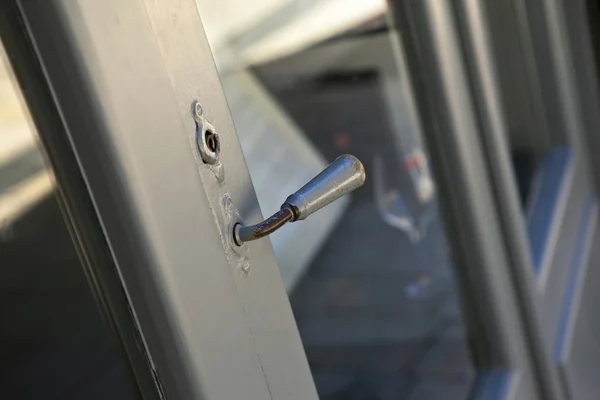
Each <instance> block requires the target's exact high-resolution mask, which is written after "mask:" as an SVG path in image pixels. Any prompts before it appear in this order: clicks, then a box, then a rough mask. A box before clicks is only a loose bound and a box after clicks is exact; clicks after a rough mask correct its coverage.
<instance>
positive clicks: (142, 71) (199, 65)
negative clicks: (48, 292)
mask: <svg viewBox="0 0 600 400" xmlns="http://www.w3.org/2000/svg"><path fill="white" fill-rule="evenodd" d="M2 7H3V9H2V24H1V25H2V41H3V43H4V45H5V47H6V49H7V53H8V55H9V58H10V59H11V61H12V63H13V65H14V66H15V70H16V74H17V76H18V78H19V81H20V84H21V87H22V88H23V92H24V94H25V98H26V100H27V102H28V105H29V107H30V109H31V112H32V115H33V118H34V120H35V123H36V125H37V128H38V131H39V132H40V136H41V137H42V140H43V141H44V144H45V146H46V147H47V149H48V154H49V157H50V158H51V160H52V162H53V164H54V166H55V171H56V175H57V181H58V183H59V185H60V187H61V191H62V195H63V196H62V197H63V200H64V202H65V203H66V205H67V210H68V212H69V214H70V217H71V219H72V220H71V222H72V225H73V228H74V231H75V237H76V238H77V241H78V242H79V244H80V245H81V247H82V254H83V258H84V259H85V261H86V264H87V267H88V268H89V270H90V274H91V279H92V282H93V284H94V285H95V286H96V289H97V290H98V292H99V296H100V298H101V299H103V300H104V303H103V304H104V306H105V307H106V311H107V313H108V315H109V317H110V318H109V319H110V320H111V321H112V322H113V323H114V324H115V326H116V328H117V332H119V335H120V336H121V339H122V341H123V342H124V343H125V349H126V350H127V353H128V355H129V359H130V362H131V366H132V367H133V369H134V372H135V374H136V377H137V380H138V384H139V385H140V390H141V392H142V393H143V394H144V396H145V397H147V398H165V397H166V398H173V399H175V398H179V399H192V398H206V399H265V398H279V399H302V400H305V399H315V398H316V392H315V387H314V384H313V381H312V377H311V375H310V371H309V369H308V365H307V362H306V357H305V355H304V352H303V349H302V345H301V343H300V339H299V336H298V331H297V328H296V324H295V322H294V319H293V316H292V313H291V311H290V305H289V301H288V299H287V295H286V293H285V289H284V287H283V285H282V282H281V278H280V275H279V272H278V270H277V265H276V262H275V259H274V256H273V251H272V248H271V246H270V244H269V242H268V241H263V242H259V243H257V244H256V245H255V246H253V248H252V252H251V253H250V252H248V251H245V250H242V251H239V250H234V248H233V247H231V241H230V237H231V236H230V235H229V234H228V231H227V230H228V229H229V228H228V225H229V224H230V223H231V222H232V218H237V215H236V213H237V212H238V207H240V206H241V205H244V206H248V205H250V206H251V207H248V208H246V210H258V209H259V208H258V206H257V205H256V201H257V200H256V197H255V194H254V189H253V187H252V184H251V182H250V179H249V176H248V171H247V169H246V166H245V162H244V157H243V155H242V153H241V149H240V146H239V142H238V140H237V137H236V134H235V131H234V127H233V123H232V121H231V118H230V115H229V110H228V107H227V104H226V101H225V97H224V95H223V92H222V90H221V86H220V82H219V79H218V75H217V72H216V69H215V65H214V62H213V59H212V56H211V52H210V48H209V46H208V43H207V42H206V39H205V36H204V32H203V29H202V23H201V21H200V17H199V15H198V12H197V9H196V6H195V4H194V2H193V1H186V0H184V1H178V2H155V1H107V2H88V1H69V0H67V1H23V2H8V3H7V4H4V3H3V6H2ZM194 102H198V104H199V105H200V107H201V111H202V113H203V117H202V118H203V123H208V124H211V126H212V129H213V130H214V131H215V133H217V134H218V135H219V138H220V146H221V147H220V155H219V157H220V160H219V161H220V166H218V167H216V168H213V167H211V166H209V165H208V164H204V163H203V161H202V159H201V155H200V154H199V153H198V150H197V146H196V142H195V141H196V129H197V127H196V124H197V122H196V121H195V118H194V114H193V110H192V109H193V107H192V105H193V104H195V103H194ZM195 110H196V113H197V114H198V112H199V111H200V109H199V108H196V109H195ZM223 176H224V177H225V178H224V179H223ZM243 216H244V218H248V219H259V218H260V215H249V214H248V212H246V214H245V215H243ZM250 272H251V273H250ZM130 339H131V340H130Z"/></svg>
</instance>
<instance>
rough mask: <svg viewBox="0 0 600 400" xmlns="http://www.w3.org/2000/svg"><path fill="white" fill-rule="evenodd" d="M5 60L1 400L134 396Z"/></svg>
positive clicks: (1, 72)
mask: <svg viewBox="0 0 600 400" xmlns="http://www.w3.org/2000/svg"><path fill="white" fill-rule="evenodd" d="M5 56H6V55H5V53H4V49H3V48H2V46H1V44H0V299H1V300H0V326H1V328H0V354H1V359H0V371H1V374H0V375H1V376H0V383H1V386H2V398H5V399H11V400H19V399H44V400H48V399H89V400H91V399H99V400H100V399H137V398H138V397H139V396H138V394H137V390H136V388H135V383H134V382H133V381H132V375H131V374H130V373H129V372H128V370H127V368H128V367H127V364H126V360H125V359H124V358H122V357H121V354H120V353H119V352H118V351H117V347H116V343H115V342H114V341H113V340H112V338H111V336H110V333H109V330H108V328H107V326H106V325H105V323H104V320H103V318H102V316H101V314H100V311H99V308H98V307H97V303H96V301H95V299H94V297H93V295H92V291H91V289H90V286H89V284H88V282H87V281H86V277H85V275H84V271H83V267H82V265H81V264H80V261H79V258H78V255H77V251H76V249H75V246H74V244H73V242H72V240H71V237H70V235H69V231H68V229H67V225H66V223H65V220H64V219H63V215H62V213H61V210H60V208H59V204H58V200H57V196H56V190H57V186H56V182H55V180H54V177H53V174H52V171H51V169H50V168H49V166H48V165H47V163H46V162H45V161H46V160H45V157H44V154H43V150H42V148H41V147H40V146H39V143H38V138H37V133H36V132H35V129H34V126H33V124H32V122H31V120H30V117H29V114H28V110H27V108H26V106H25V105H24V101H23V98H22V96H21V92H20V90H19V88H18V85H17V83H16V82H15V79H14V75H13V74H12V71H11V69H10V67H9V65H8V62H7V59H6V57H5Z"/></svg>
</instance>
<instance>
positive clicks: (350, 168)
mask: <svg viewBox="0 0 600 400" xmlns="http://www.w3.org/2000/svg"><path fill="white" fill-rule="evenodd" d="M365 179H366V174H365V169H364V167H363V165H362V163H361V162H360V161H359V160H358V158H356V157H354V156H352V155H349V154H346V155H343V156H340V157H338V158H336V159H335V160H334V161H333V162H332V163H331V164H329V166H328V167H327V168H325V169H324V170H323V171H321V172H320V173H319V175H317V176H315V177H314V178H313V179H311V180H310V182H308V183H307V184H306V185H304V186H302V187H301V188H300V189H299V190H298V191H297V192H296V193H294V194H292V195H290V196H288V198H287V199H286V200H285V202H284V203H283V204H282V205H281V209H280V210H279V211H277V212H276V213H275V214H273V215H272V216H270V217H269V218H267V219H265V220H264V221H263V222H260V223H258V224H256V225H250V226H243V225H242V224H236V225H235V226H234V228H233V239H234V241H235V243H236V244H237V245H238V246H241V245H242V244H243V243H244V242H249V241H251V240H256V239H260V238H262V237H265V236H267V235H270V234H271V233H273V232H275V231H276V230H277V229H279V228H281V227H282V226H283V225H285V224H286V223H287V222H294V221H298V220H301V219H306V217H308V216H309V215H311V214H312V213H314V212H316V211H318V210H320V209H321V208H323V207H325V206H326V205H327V204H329V203H331V202H332V201H335V200H337V199H339V198H340V197H342V196H344V195H345V194H347V193H350V192H351V191H353V190H354V189H357V188H359V187H361V186H362V185H363V184H364V183H365Z"/></svg>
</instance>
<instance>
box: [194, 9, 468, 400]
mask: <svg viewBox="0 0 600 400" xmlns="http://www.w3.org/2000/svg"><path fill="white" fill-rule="evenodd" d="M197 4H198V9H199V11H200V15H201V16H202V20H203V23H204V27H205V30H206V33H207V36H208V39H209V42H210V44H211V48H212V50H213V53H214V56H215V59H216V62H217V65H218V67H219V73H220V76H221V81H222V83H223V86H224V89H225V93H226V95H227V99H228V103H229V106H230V109H231V113H232V115H233V118H234V121H235V124H236V128H237V132H238V135H239V138H240V142H241V144H242V148H243V150H244V155H245V157H246V161H247V164H248V168H249V170H250V174H251V177H252V180H253V184H254V187H255V189H256V192H257V196H258V200H259V203H260V207H261V209H262V212H263V215H265V216H268V215H271V214H272V213H273V212H275V211H276V210H278V209H279V206H280V205H281V202H282V201H283V200H284V199H285V198H286V197H287V196H288V195H289V194H290V193H292V192H293V191H295V190H296V189H298V188H299V187H301V186H302V185H303V184H304V183H306V182H307V181H308V180H309V179H311V178H312V177H313V176H314V175H316V174H317V173H318V172H319V171H320V170H321V169H323V168H324V167H325V166H326V165H327V164H328V163H329V162H331V161H333V160H334V159H335V158H336V157H337V156H339V155H341V154H344V153H350V154H353V155H355V156H357V157H358V158H359V159H360V160H362V162H363V164H364V166H365V169H366V171H367V183H366V184H365V186H364V187H363V188H361V189H360V190H357V191H355V192H354V193H352V195H351V196H348V197H346V198H343V199H341V200H339V201H337V202H335V203H333V204H331V205H329V206H328V208H327V210H326V211H325V210H324V211H320V212H319V213H318V214H317V215H318V217H312V218H308V219H307V220H306V221H302V222H298V223H294V224H290V225H289V226H286V227H285V228H283V229H281V230H279V231H278V232H276V233H274V234H272V235H271V236H270V237H271V240H272V243H273V248H274V250H275V254H276V257H277V260H278V264H279V267H280V270H281V275H282V279H283V282H284V284H285V286H286V289H287V291H288V294H289V297H290V301H291V305H292V308H293V311H294V315H295V317H296V321H297V324H298V329H299V331H300V334H301V338H302V341H303V344H304V348H305V351H306V354H307V357H308V361H309V364H310V367H311V369H312V373H313V377H314V380H315V383H316V386H317V389H318V392H319V395H320V398H321V399H323V400H334V399H375V400H376V399H382V400H383V399H437V398H440V399H441V398H443V399H464V398H466V396H467V393H468V390H469V388H470V384H471V381H472V378H473V376H474V374H473V370H472V363H471V360H470V357H469V353H468V349H467V341H468V338H467V334H466V329H465V326H464V323H463V318H462V315H461V311H460V307H459V296H458V293H457V287H456V284H455V278H454V275H453V268H452V264H451V260H450V254H449V251H448V248H447V244H446V240H445V232H444V229H443V227H442V222H441V218H440V214H439V211H438V204H437V197H436V185H435V180H434V178H433V176H432V175H431V172H430V168H429V161H428V156H427V153H426V152H425V150H424V148H423V143H422V138H421V133H420V130H419V127H418V125H417V123H416V122H415V121H416V118H415V117H414V111H413V108H412V102H411V97H410V94H409V93H408V92H407V90H408V88H407V85H406V84H405V83H406V81H405V79H406V78H405V75H404V71H402V70H401V69H400V68H399V66H398V64H397V63H396V59H395V55H396V54H395V49H394V47H393V46H394V44H393V40H392V38H393V35H394V34H395V33H392V32H391V31H390V29H389V26H388V24H387V22H386V18H385V13H386V11H387V6H386V4H385V2H384V1H379V0H377V1H360V2H355V1H351V0H331V1H291V2H290V1H281V0H261V1H253V2H244V1H239V0H226V1H223V0H220V1H211V0H197ZM258 143H270V144H271V145H270V146H258V145H257V144H258ZM273 148H276V149H277V151H271V150H272V149H273Z"/></svg>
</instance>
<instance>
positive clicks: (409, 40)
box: [391, 0, 541, 399]
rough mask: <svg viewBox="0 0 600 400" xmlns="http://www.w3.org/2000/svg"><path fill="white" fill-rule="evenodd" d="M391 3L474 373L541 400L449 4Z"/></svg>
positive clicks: (480, 391)
mask: <svg viewBox="0 0 600 400" xmlns="http://www.w3.org/2000/svg"><path fill="white" fill-rule="evenodd" d="M391 5H392V10H393V17H394V21H395V23H396V26H397V28H398V30H399V38H400V44H401V46H402V47H403V50H404V52H405V59H406V60H407V64H408V71H409V75H410V78H411V79H410V84H411V85H413V86H414V88H413V90H412V93H414V94H415V96H416V98H417V104H418V114H419V118H420V121H421V124H422V127H423V132H424V137H425V142H426V144H427V145H428V149H429V151H430V153H431V160H432V163H433V167H434V170H435V174H434V175H436V176H437V178H438V184H439V188H440V200H441V204H442V207H443V210H444V218H445V225H446V228H447V229H448V230H449V234H448V238H449V241H450V242H451V244H452V249H453V256H454V259H455V262H454V265H455V266H456V270H457V275H458V280H459V284H460V286H461V289H462V290H461V291H460V293H461V295H462V296H463V299H462V300H463V305H464V310H465V314H466V317H467V325H468V331H469V335H470V336H471V338H472V341H471V343H472V355H473V358H474V362H475V364H476V368H477V369H478V370H481V371H483V370H488V371H489V370H498V369H502V370H504V371H507V372H508V373H509V375H508V376H509V379H505V380H502V385H503V387H502V388H496V389H495V390H496V391H497V393H505V394H506V395H505V396H504V398H512V399H525V398H527V399H536V398H541V392H540V391H539V388H538V386H537V382H536V381H535V380H534V379H533V377H534V374H533V369H532V360H531V358H530V356H529V355H528V353H527V341H526V331H525V327H524V325H523V321H522V319H521V317H520V316H519V312H520V309H519V304H518V301H517V298H516V293H515V289H514V287H513V277H512V274H511V268H510V262H511V261H510V255H509V254H508V253H507V251H506V246H505V242H504V239H503V231H502V221H501V218H500V216H499V215H498V211H497V204H496V200H495V198H494V193H493V187H492V185H491V183H490V182H491V179H490V177H491V175H490V171H489V169H488V160H487V159H486V158H485V157H484V155H485V151H484V143H482V140H481V131H480V125H479V124H480V122H479V118H478V117H479V116H478V114H477V110H476V108H475V107H474V104H475V101H476V99H475V98H474V96H473V94H472V92H471V90H472V89H471V88H472V86H471V83H470V82H469V80H468V76H469V75H468V74H469V72H468V70H467V63H466V61H465V57H464V54H463V43H462V41H461V37H460V30H459V29H458V26H457V16H456V13H455V9H454V6H453V5H452V4H451V3H450V2H439V1H436V0H426V1H403V0H398V1H392V2H391ZM485 386H486V385H483V386H482V387H479V386H478V387H475V388H474V391H473V393H472V394H471V395H472V396H473V398H479V396H485V393H487V390H486V388H485ZM483 398H485V397H483Z"/></svg>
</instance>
